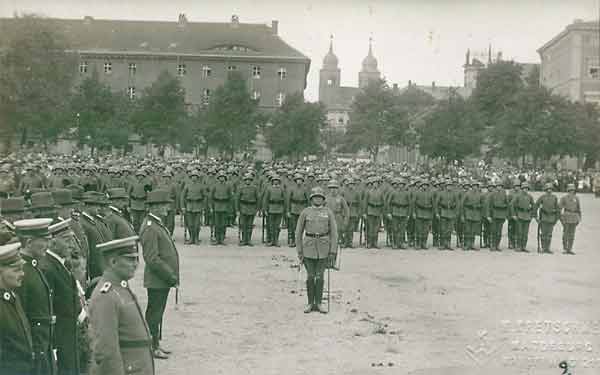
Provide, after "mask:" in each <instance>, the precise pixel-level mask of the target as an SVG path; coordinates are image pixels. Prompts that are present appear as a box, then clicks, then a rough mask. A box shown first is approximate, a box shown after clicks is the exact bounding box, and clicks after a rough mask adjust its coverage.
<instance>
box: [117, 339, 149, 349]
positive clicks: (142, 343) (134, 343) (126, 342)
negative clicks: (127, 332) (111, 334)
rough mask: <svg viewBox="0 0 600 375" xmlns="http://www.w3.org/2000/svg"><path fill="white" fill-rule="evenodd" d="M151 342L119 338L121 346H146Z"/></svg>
mask: <svg viewBox="0 0 600 375" xmlns="http://www.w3.org/2000/svg"><path fill="white" fill-rule="evenodd" d="M151 344H152V342H151V341H150V340H119V346H120V347H121V348H147V347H150V345H151Z"/></svg>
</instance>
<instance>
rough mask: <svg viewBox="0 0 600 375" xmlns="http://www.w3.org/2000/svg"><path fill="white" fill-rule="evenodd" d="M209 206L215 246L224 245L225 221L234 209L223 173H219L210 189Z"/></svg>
mask: <svg viewBox="0 0 600 375" xmlns="http://www.w3.org/2000/svg"><path fill="white" fill-rule="evenodd" d="M209 205H210V210H211V211H212V213H213V215H212V216H213V218H214V227H215V243H216V244H217V245H224V244H225V234H226V231H227V221H226V220H227V217H228V215H229V212H230V211H231V210H233V209H234V196H233V189H232V188H231V185H229V184H228V183H227V175H226V174H225V173H222V172H221V173H219V176H218V177H217V183H216V184H215V185H214V186H213V187H212V189H211V192H210V196H209Z"/></svg>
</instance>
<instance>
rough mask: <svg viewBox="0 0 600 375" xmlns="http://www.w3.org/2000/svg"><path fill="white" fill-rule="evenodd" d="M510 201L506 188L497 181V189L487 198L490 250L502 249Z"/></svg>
mask: <svg viewBox="0 0 600 375" xmlns="http://www.w3.org/2000/svg"><path fill="white" fill-rule="evenodd" d="M509 206H510V202H509V198H508V195H507V194H506V190H504V187H503V186H502V184H501V183H500V182H496V184H495V190H494V191H492V192H491V193H490V195H489V198H488V200H487V206H486V208H487V210H486V212H487V215H486V216H487V221H488V222H489V223H490V232H491V240H490V242H491V243H490V250H491V251H501V250H500V241H501V240H502V227H503V226H504V221H506V219H507V218H508V210H509Z"/></svg>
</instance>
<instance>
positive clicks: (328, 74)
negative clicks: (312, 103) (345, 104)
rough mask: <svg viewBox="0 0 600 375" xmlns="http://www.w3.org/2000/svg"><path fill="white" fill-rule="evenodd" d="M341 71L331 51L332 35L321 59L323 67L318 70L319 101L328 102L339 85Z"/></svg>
mask: <svg viewBox="0 0 600 375" xmlns="http://www.w3.org/2000/svg"><path fill="white" fill-rule="evenodd" d="M340 78H341V71H340V68H339V67H338V58H337V56H336V55H335V54H334V53H333V35H332V36H331V37H330V41H329V52H328V53H327V55H326V56H325V58H324V59H323V67H322V68H321V70H320V72H319V101H320V102H321V103H324V104H326V105H327V104H330V103H329V102H330V101H331V99H332V98H333V96H334V95H335V94H334V93H335V91H336V90H337V89H338V88H339V87H340Z"/></svg>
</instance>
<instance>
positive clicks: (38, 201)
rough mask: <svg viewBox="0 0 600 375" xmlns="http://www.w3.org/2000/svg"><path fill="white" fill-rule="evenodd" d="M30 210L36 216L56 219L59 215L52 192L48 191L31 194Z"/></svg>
mask: <svg viewBox="0 0 600 375" xmlns="http://www.w3.org/2000/svg"><path fill="white" fill-rule="evenodd" d="M29 211H30V213H31V215H32V217H34V218H45V217H49V218H51V219H53V220H56V219H57V217H58V213H57V211H56V204H55V203H54V198H52V193H50V192H47V191H44V192H39V193H33V194H32V195H31V207H30V208H29Z"/></svg>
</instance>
